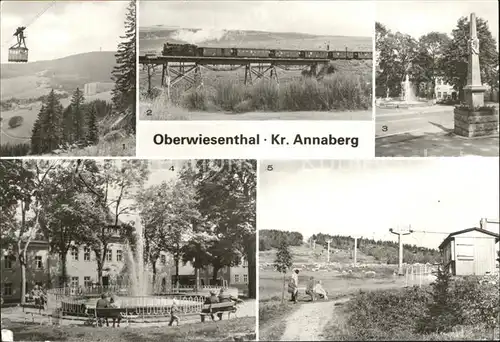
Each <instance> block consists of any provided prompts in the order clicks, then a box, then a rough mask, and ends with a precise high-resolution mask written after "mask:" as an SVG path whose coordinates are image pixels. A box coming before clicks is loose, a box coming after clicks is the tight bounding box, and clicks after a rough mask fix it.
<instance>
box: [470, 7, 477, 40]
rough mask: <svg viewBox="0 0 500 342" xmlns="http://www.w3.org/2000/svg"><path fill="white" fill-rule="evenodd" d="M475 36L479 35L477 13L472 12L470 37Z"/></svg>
mask: <svg viewBox="0 0 500 342" xmlns="http://www.w3.org/2000/svg"><path fill="white" fill-rule="evenodd" d="M474 37H477V29H476V13H474V12H472V13H471V14H470V38H474Z"/></svg>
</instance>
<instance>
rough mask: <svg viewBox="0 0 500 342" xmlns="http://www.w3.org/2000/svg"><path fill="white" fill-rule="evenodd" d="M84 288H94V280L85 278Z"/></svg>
mask: <svg viewBox="0 0 500 342" xmlns="http://www.w3.org/2000/svg"><path fill="white" fill-rule="evenodd" d="M83 286H85V287H91V286H92V280H90V277H83Z"/></svg>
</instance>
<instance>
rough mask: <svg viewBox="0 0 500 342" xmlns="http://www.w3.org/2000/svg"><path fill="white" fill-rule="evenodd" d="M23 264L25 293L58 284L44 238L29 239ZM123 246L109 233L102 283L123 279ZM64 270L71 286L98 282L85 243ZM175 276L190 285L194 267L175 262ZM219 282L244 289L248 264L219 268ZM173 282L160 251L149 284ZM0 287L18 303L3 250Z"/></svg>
mask: <svg viewBox="0 0 500 342" xmlns="http://www.w3.org/2000/svg"><path fill="white" fill-rule="evenodd" d="M27 254H28V256H27V267H26V292H27V293H29V291H31V289H32V288H33V287H34V286H35V285H40V286H44V287H46V288H52V287H59V286H61V284H62V283H63V282H62V279H61V278H60V275H61V263H60V259H59V256H57V255H53V254H50V253H49V244H48V243H47V242H46V241H41V240H36V241H32V242H31V243H30V245H29V248H28V253H27ZM128 256H129V254H128V252H127V245H126V244H125V243H123V239H122V238H121V237H120V235H119V234H118V231H117V232H116V234H114V235H113V239H112V241H111V243H110V244H109V245H108V250H107V253H106V257H105V264H104V267H103V272H102V283H101V285H103V286H108V285H114V284H118V285H119V284H122V283H124V282H126V280H125V278H126V275H127V274H128V269H127V267H128V266H127V265H130V262H129V260H127V259H128ZM66 273H67V279H68V284H69V285H70V286H71V287H79V286H85V287H89V286H93V285H95V284H98V283H99V279H98V271H97V261H96V256H95V252H94V251H92V250H91V248H90V247H89V246H85V245H83V246H74V247H72V248H71V249H70V250H69V251H68V255H67V257H66ZM212 273H213V272H212V269H211V268H210V267H208V268H206V269H204V270H202V271H200V275H199V276H200V283H201V285H209V284H212V283H213V282H212V278H213V274H212ZM179 275H180V276H181V279H184V281H183V283H184V284H189V283H190V280H191V282H192V283H193V284H194V277H195V270H194V268H193V267H192V266H191V265H190V264H187V265H182V263H181V264H180V265H179ZM218 279H219V281H220V282H223V283H224V284H227V285H231V286H233V285H235V286H236V287H238V288H239V287H242V288H244V287H245V286H246V284H248V264H247V262H246V260H243V261H242V262H241V264H240V265H239V266H237V267H230V268H229V267H226V268H224V269H222V270H219V277H218ZM169 281H170V282H171V283H174V281H175V266H174V265H172V258H171V256H169V254H168V253H166V252H165V253H163V252H162V253H161V254H160V257H159V259H158V260H157V262H156V281H155V284H154V285H153V286H154V287H155V289H156V291H162V289H166V288H167V284H168V282H169ZM1 289H2V297H3V299H4V301H5V302H7V303H8V302H19V301H20V298H21V267H20V264H19V262H18V261H17V260H16V258H15V257H14V256H13V255H12V254H10V253H8V252H7V251H4V253H3V255H2V260H1Z"/></svg>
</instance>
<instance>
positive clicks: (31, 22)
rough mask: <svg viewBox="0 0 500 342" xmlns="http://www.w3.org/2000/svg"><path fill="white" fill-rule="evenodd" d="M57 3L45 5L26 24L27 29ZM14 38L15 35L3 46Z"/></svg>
mask: <svg viewBox="0 0 500 342" xmlns="http://www.w3.org/2000/svg"><path fill="white" fill-rule="evenodd" d="M56 3H57V1H52V2H51V3H50V4H49V5H48V6H47V7H45V8H44V9H43V10H42V11H41V12H40V13H38V14H37V15H36V16H35V17H34V18H33V19H32V20H31V21H30V22H29V23H28V24H27V25H26V26H25V29H27V28H28V27H29V26H30V25H32V24H33V23H34V22H35V21H36V20H37V19H38V18H40V17H41V16H42V14H44V13H45V12H47V10H48V9H49V8H51V7H52V6H54V5H55V4H56ZM13 39H14V36H12V37H10V38H9V39H8V40H7V41H6V42H5V43H3V44H2V47H4V46H5V45H6V44H9V43H10V42H11V41H12V40H13Z"/></svg>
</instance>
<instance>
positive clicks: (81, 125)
mask: <svg viewBox="0 0 500 342" xmlns="http://www.w3.org/2000/svg"><path fill="white" fill-rule="evenodd" d="M84 101H85V99H84V97H83V92H82V91H81V90H80V89H79V88H76V90H75V92H74V93H73V97H72V98H71V105H70V107H71V117H72V120H71V121H72V125H73V127H72V133H73V134H72V139H71V140H72V141H75V142H78V141H80V140H83V139H84V138H85V112H84V110H83V108H82V107H83V102H84Z"/></svg>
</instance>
